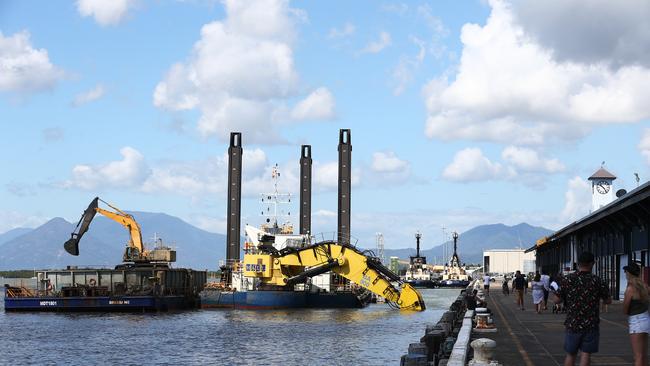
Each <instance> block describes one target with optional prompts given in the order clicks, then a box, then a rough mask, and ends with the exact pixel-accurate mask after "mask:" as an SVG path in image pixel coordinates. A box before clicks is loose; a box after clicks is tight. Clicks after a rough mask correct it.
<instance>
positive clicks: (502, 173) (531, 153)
mask: <svg viewBox="0 0 650 366" xmlns="http://www.w3.org/2000/svg"><path fill="white" fill-rule="evenodd" d="M501 158H502V159H503V161H502V162H496V161H491V160H490V159H488V158H487V157H485V156H484V155H483V152H482V151H481V150H480V149H478V148H466V149H463V150H461V151H459V152H457V153H456V155H455V156H454V159H453V161H452V162H451V163H450V164H449V165H448V166H447V167H446V168H445V169H444V170H443V172H442V178H443V179H446V180H450V181H456V182H474V181H485V180H502V181H512V182H515V183H522V184H525V185H528V186H530V187H533V188H542V187H543V186H544V185H543V183H542V182H543V181H544V180H542V179H540V177H541V176H547V175H548V174H557V173H561V172H564V170H565V166H564V164H562V163H561V162H560V161H559V160H558V159H549V158H546V157H543V156H541V155H540V154H539V153H538V152H537V151H535V150H533V149H529V148H523V147H517V146H508V147H506V148H505V149H503V151H501Z"/></svg>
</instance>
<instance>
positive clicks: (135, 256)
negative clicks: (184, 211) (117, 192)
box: [63, 197, 176, 263]
mask: <svg viewBox="0 0 650 366" xmlns="http://www.w3.org/2000/svg"><path fill="white" fill-rule="evenodd" d="M99 201H102V200H101V199H100V198H99V197H95V198H94V199H93V200H92V201H91V202H90V205H88V208H86V210H85V211H84V213H83V214H82V215H81V219H80V220H79V222H78V223H77V227H76V228H75V230H76V229H78V231H77V232H76V233H74V232H73V233H72V234H71V238H70V239H69V240H68V241H66V242H65V244H63V247H64V248H65V250H66V251H67V252H68V253H70V254H72V255H79V241H80V240H81V237H82V236H83V235H84V234H85V233H86V232H87V231H88V228H89V227H90V223H91V222H92V220H93V218H94V217H95V214H97V213H99V214H101V215H104V216H106V217H107V218H109V219H111V220H113V221H115V222H117V223H119V224H120V225H122V226H124V227H125V228H126V229H127V230H128V231H129V242H128V244H127V246H126V250H125V251H124V257H123V259H124V261H125V262H145V263H148V262H174V261H175V260H176V252H175V251H174V250H171V249H169V248H157V249H154V250H151V251H148V250H146V249H145V247H144V244H143V242H142V231H141V230H140V225H138V223H137V222H136V221H135V218H133V216H132V215H130V214H128V213H126V212H124V211H122V210H120V209H119V208H117V207H115V206H112V205H111V204H109V203H107V202H105V201H102V202H104V203H105V204H106V205H107V206H108V207H110V208H112V209H113V210H115V212H113V211H109V210H106V209H104V208H100V207H99Z"/></svg>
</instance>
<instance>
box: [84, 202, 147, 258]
mask: <svg viewBox="0 0 650 366" xmlns="http://www.w3.org/2000/svg"><path fill="white" fill-rule="evenodd" d="M111 207H112V206H111ZM95 210H96V211H97V212H98V213H100V214H102V215H104V216H106V217H108V218H109V219H111V220H113V221H115V222H117V223H119V224H121V225H122V226H124V227H125V228H126V229H127V230H128V231H129V246H130V247H132V248H135V249H137V250H138V251H139V252H140V253H143V252H144V245H142V232H141V231H140V225H138V223H137V222H136V221H135V219H134V218H133V216H131V215H129V214H127V213H124V212H122V211H119V210H118V213H115V212H111V211H108V210H104V209H103V208H99V207H98V208H96V209H95Z"/></svg>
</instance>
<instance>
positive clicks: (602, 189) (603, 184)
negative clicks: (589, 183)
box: [596, 180, 610, 194]
mask: <svg viewBox="0 0 650 366" xmlns="http://www.w3.org/2000/svg"><path fill="white" fill-rule="evenodd" d="M609 188H610V186H609V182H607V181H604V180H601V181H598V183H596V190H597V191H598V193H600V194H605V193H607V192H609Z"/></svg>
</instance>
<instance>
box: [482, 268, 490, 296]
mask: <svg viewBox="0 0 650 366" xmlns="http://www.w3.org/2000/svg"><path fill="white" fill-rule="evenodd" d="M483 289H484V290H485V293H486V294H488V295H489V294H490V276H489V275H488V274H487V273H486V274H485V275H483Z"/></svg>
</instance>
